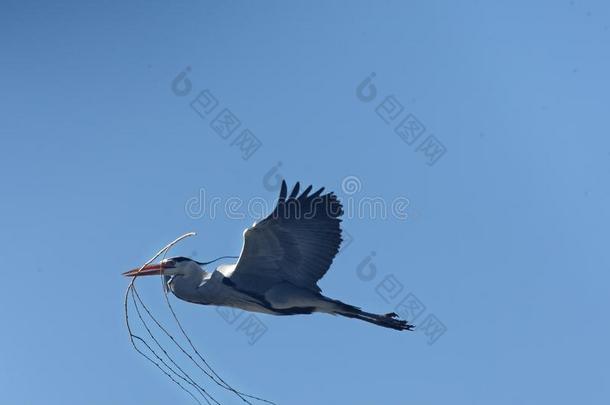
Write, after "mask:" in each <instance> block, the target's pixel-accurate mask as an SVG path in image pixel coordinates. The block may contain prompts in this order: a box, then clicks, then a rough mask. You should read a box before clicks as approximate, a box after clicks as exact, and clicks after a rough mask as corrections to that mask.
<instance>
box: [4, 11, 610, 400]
mask: <svg viewBox="0 0 610 405" xmlns="http://www.w3.org/2000/svg"><path fill="white" fill-rule="evenodd" d="M609 26H610V7H609V6H608V4H607V3H606V2H602V1H560V2H556V1H537V2H526V1H517V2H510V4H509V3H501V2H483V1H464V2H459V4H458V2H449V1H445V2H437V1H432V2H430V1H426V2H424V1H386V2H372V1H370V2H365V1H350V2H347V1H343V2H322V1H312V2H278V1H270V2H264V3H263V2H256V3H255V2H245V1H241V2H238V1H230V2H221V1H215V2H208V1H187V2H181V3H180V4H171V5H168V4H166V2H143V1H140V2H130V3H129V4H125V3H124V2H111V1H109V2H68V1H64V2H61V1H60V2H56V3H55V4H50V3H49V2H41V1H38V2H27V3H26V2H17V1H4V2H2V5H1V6H0V34H1V35H0V36H1V38H2V40H1V41H0V51H1V52H2V55H3V59H2V64H0V72H1V74H0V84H1V88H2V92H1V94H2V96H1V97H0V103H1V104H0V106H1V108H2V114H1V116H2V119H0V140H1V141H0V146H1V147H2V151H3V155H2V159H0V178H1V179H2V183H1V184H2V190H3V193H2V199H1V200H0V208H1V209H0V229H1V232H0V260H1V261H2V263H3V264H4V266H3V272H4V277H3V280H4V288H3V292H2V294H0V303H1V304H2V307H3V308H4V310H3V311H2V316H1V320H2V325H3V328H2V329H3V330H2V333H1V334H0V347H2V349H1V350H0V392H2V395H3V402H6V403H15V404H43V403H44V404H66V403H70V404H72V403H74V404H76V403H87V404H108V403H114V404H132V403H148V404H166V403H185V404H186V403H190V402H189V398H188V397H187V396H185V395H184V393H182V392H181V391H180V390H179V389H177V388H176V387H175V386H174V385H172V383H171V381H169V380H167V379H166V377H164V376H163V375H162V374H161V373H159V372H158V370H156V369H155V368H154V367H152V366H151V365H149V364H147V363H146V361H145V360H144V359H142V358H141V357H139V356H138V355H137V354H136V353H135V352H134V351H133V350H132V349H131V347H130V344H129V340H128V335H127V332H126V330H125V327H124V320H123V312H122V303H123V302H122V299H123V293H124V290H125V287H126V286H127V280H125V279H124V278H122V277H121V276H120V273H121V272H122V271H125V270H127V269H129V268H132V267H135V266H138V265H140V264H142V263H143V261H145V260H146V259H147V258H149V257H150V256H151V255H152V254H153V253H154V252H156V250H158V249H159V248H160V247H161V246H163V245H164V244H165V243H167V242H169V241H170V240H172V239H173V238H175V237H177V236H178V235H180V234H182V233H184V232H187V231H196V232H198V235H197V236H196V237H194V238H190V239H189V240H187V241H185V242H184V243H182V244H181V245H179V246H177V247H176V248H175V250H174V253H176V254H181V255H186V256H194V257H195V258H197V259H199V260H206V259H207V260H210V259H212V258H214V257H216V256H220V255H225V254H238V253H239V250H240V248H241V243H242V237H241V234H242V231H243V229H244V228H246V227H247V226H249V225H251V223H252V222H253V221H254V220H255V219H256V218H251V217H249V216H248V215H245V217H244V218H242V219H236V218H233V217H230V216H228V215H225V214H224V213H222V212H221V213H220V215H217V216H215V217H214V218H211V217H210V215H208V213H207V212H203V211H201V212H193V211H192V208H191V211H189V209H188V207H189V204H188V202H189V201H197V198H200V197H199V196H200V195H202V190H204V194H205V198H204V200H205V201H208V200H209V199H211V198H214V197H217V198H219V199H221V200H222V201H223V202H224V203H226V201H227V199H229V198H231V197H233V198H238V199H241V200H242V201H251V200H252V199H254V198H259V201H260V199H262V200H264V201H267V202H268V204H272V202H273V200H274V199H275V198H276V191H275V190H274V187H273V184H272V183H273V182H272V181H271V180H270V179H274V178H275V177H274V176H275V174H276V173H277V174H278V175H280V176H282V177H284V178H286V179H287V180H288V181H289V182H294V181H297V180H300V181H301V182H303V183H308V184H309V183H313V184H314V185H317V186H326V187H327V188H329V189H330V190H334V191H336V192H337V194H338V195H339V196H340V197H341V198H343V199H344V200H347V199H349V198H353V199H355V200H360V199H362V198H373V197H379V198H381V199H383V201H385V202H387V203H388V204H389V203H390V202H391V201H393V200H394V199H396V198H406V199H408V201H409V205H408V207H407V209H406V212H407V214H408V217H407V218H406V219H404V218H397V217H396V216H388V218H385V219H382V218H378V217H377V218H372V217H370V216H369V217H367V216H361V217H358V216H354V217H351V218H346V220H345V221H344V223H343V225H344V229H345V230H346V231H347V232H349V234H350V235H351V236H352V239H353V240H352V242H351V243H350V244H349V245H348V246H346V247H345V249H344V250H342V252H341V253H340V255H339V256H338V257H337V259H336V260H335V262H334V264H333V266H332V268H331V270H330V271H329V272H328V274H327V275H326V276H325V278H324V279H323V280H322V281H321V283H320V285H321V287H322V288H323V290H324V292H325V293H326V294H327V295H329V296H331V297H335V298H338V299H341V300H343V301H346V302H349V303H352V304H355V305H359V306H362V307H363V308H365V309H367V310H370V311H374V312H389V311H391V310H393V309H394V308H395V307H396V306H397V305H398V303H399V302H400V301H401V300H404V299H406V298H405V297H417V299H418V300H419V302H420V303H421V304H422V305H423V306H425V309H424V311H423V312H422V314H421V315H420V317H419V318H418V319H416V320H415V322H414V323H416V324H420V325H421V324H422V323H423V322H424V320H425V319H427V317H428V316H434V317H435V318H434V319H436V320H438V321H439V322H441V323H442V324H443V325H444V328H446V331H445V332H444V333H443V334H442V335H440V336H436V338H437V340H435V341H434V343H433V344H429V343H430V340H431V339H430V337H429V336H426V334H425V333H423V332H421V331H420V332H418V333H406V332H405V333H397V332H395V331H392V330H386V329H382V328H378V327H374V326H372V325H369V324H365V323H362V322H358V321H355V320H351V319H344V318H341V319H340V318H335V317H330V316H327V315H312V316H296V317H272V316H266V315H259V317H258V318H257V319H259V320H260V321H261V322H262V323H263V324H264V326H265V328H266V332H265V333H264V334H263V335H262V336H260V337H259V339H258V340H257V341H256V342H255V344H250V343H251V342H250V337H249V336H248V335H247V334H246V333H244V331H243V330H240V328H239V325H240V323H241V322H242V320H243V319H245V317H246V316H247V315H245V314H241V315H240V316H242V317H244V318H239V319H237V320H236V321H235V322H234V323H229V322H227V321H226V320H225V319H224V318H223V317H222V316H221V315H220V314H219V313H218V312H217V311H216V310H215V309H214V308H208V307H198V306H194V305H191V304H186V303H182V302H179V301H177V300H174V306H175V308H176V309H177V310H178V312H179V313H180V315H181V317H182V319H183V320H184V323H185V326H186V327H187V329H188V330H189V331H190V332H191V335H192V337H193V339H194V340H195V343H196V344H197V345H198V346H199V348H200V350H201V351H202V352H203V353H205V354H206V355H207V356H208V358H209V360H210V361H211V362H212V364H214V365H215V366H216V369H217V371H219V372H220V373H221V374H222V375H223V376H224V377H226V379H228V380H229V381H231V382H232V383H233V384H234V385H235V386H236V387H238V388H240V389H242V390H244V391H246V392H251V393H254V394H257V395H262V396H265V397H267V398H270V399H273V400H274V401H276V402H278V403H280V404H297V405H299V404H331V403H347V404H442V403H452V404H514V403H520V404H539V403H555V404H572V403H575V402H578V403H586V404H604V403H608V401H609V400H610V391H609V388H608V387H610V374H609V373H608V364H609V362H610V353H609V350H608V348H607V342H608V339H609V338H610V327H609V326H608V322H607V321H606V317H607V309H608V307H609V306H608V304H609V301H608V284H609V282H610V277H609V276H608V266H609V265H610V260H609V257H608V249H607V241H608V225H609V224H610V217H609V211H608V206H609V203H610V190H609V188H608V175H609V173H610V141H609V138H608V130H609V124H608V94H610V81H609V80H608V72H609V71H610V47H609V46H608V41H609V39H610V29H609ZM187 67H189V69H190V71H189V72H188V75H187V78H188V80H189V83H190V91H186V90H188V88H186V87H179V89H182V90H184V92H185V93H187V94H186V95H182V96H180V95H177V94H175V93H176V92H175V91H173V90H172V81H173V80H174V79H175V78H176V77H177V76H178V75H179V74H180V73H181V72H183V71H184V69H186V68H187ZM371 73H374V74H375V77H374V78H373V81H372V82H371V86H373V87H374V89H375V90H374V91H375V92H376V93H375V97H374V99H373V100H372V101H369V102H365V101H363V100H362V97H358V96H357V88H358V86H359V85H360V84H361V83H362V81H363V80H364V79H365V78H367V77H368V76H369V75H370V74H371ZM179 83H180V85H185V84H184V82H183V81H179ZM366 89H367V91H370V90H371V88H369V87H366ZM174 90H175V89H174ZM204 90H208V91H209V92H210V93H209V94H212V95H213V96H214V98H215V99H216V100H217V101H218V105H217V107H216V109H215V110H214V111H213V113H211V114H210V116H208V117H204V118H202V117H200V116H199V115H198V114H197V113H196V112H195V111H194V110H193V109H192V108H191V106H190V103H191V102H192V101H193V100H194V99H195V98H196V97H197V96H198V95H199V94H200V93H201V92H202V91H204ZM367 94H369V93H367ZM388 97H390V98H389V99H388ZM387 100H390V101H387ZM384 103H385V104H384ZM388 103H390V104H388ZM380 105H381V107H380ZM224 108H228V109H229V110H230V111H232V113H233V114H234V115H235V116H236V117H237V118H238V119H239V121H240V122H241V125H240V127H239V128H238V129H237V130H236V132H235V133H234V134H231V135H230V136H229V137H228V139H226V140H225V139H223V138H222V137H221V136H219V135H218V134H217V133H216V132H215V131H214V130H213V128H212V127H211V122H212V120H213V119H214V116H216V114H217V113H219V112H220V111H221V109H224ZM399 112H400V114H398V113H399ZM384 114H385V115H384ZM409 114H411V116H412V117H415V119H417V122H419V125H420V126H421V127H423V128H424V129H425V130H424V131H423V132H421V131H419V132H421V135H420V137H419V138H417V139H416V140H415V141H413V143H412V144H409V143H408V142H406V141H405V140H404V139H401V137H400V136H398V135H397V134H396V133H395V132H394V130H395V128H396V127H397V125H398V124H399V123H400V122H402V120H403V119H405V117H407V116H409ZM382 116H383V117H382ZM384 119H385V120H388V121H389V122H388V123H386V122H385V121H384ZM244 129H249V130H250V131H251V133H252V134H254V136H255V137H256V139H258V140H259V141H260V143H261V146H260V147H259V148H258V149H257V150H255V152H254V154H252V155H251V156H250V157H249V158H248V159H247V160H246V159H244V151H242V150H241V149H240V145H242V146H243V145H244V144H243V143H240V141H237V140H236V139H238V136H241V135H240V134H241V133H242V132H241V131H242V130H244ZM419 132H418V133H419ZM429 136H434V138H428V137H429ZM241 139H242V141H243V139H244V138H241ZM426 139H433V140H436V141H438V142H440V144H442V148H443V150H445V153H444V154H442V156H440V158H438V160H436V162H435V163H434V164H432V165H430V164H429V163H431V160H430V158H429V156H427V155H426V154H425V153H424V151H423V150H422V148H421V145H422V144H424V142H426ZM436 156H437V157H438V155H436ZM278 162H281V166H279V170H278V171H276V172H273V170H274V168H275V169H278V168H277V167H276V166H277V164H278ZM348 176H354V178H355V181H356V183H354V184H355V185H356V186H357V191H356V192H355V193H354V194H349V190H347V189H346V188H345V184H346V180H345V179H346V177H348ZM354 178H352V177H350V178H349V179H350V180H354ZM346 191H347V192H346ZM193 198H195V200H192V199H193ZM199 201H201V200H199ZM191 207H192V205H191ZM199 214H201V215H199ZM371 252H374V253H375V255H374V256H373V255H371ZM363 272H364V273H365V274H366V275H369V277H368V278H367V277H363ZM369 279H370V280H369ZM388 280H391V281H388ZM388 283H390V284H391V283H393V284H391V285H393V286H394V287H393V289H390V288H389V287H388V286H389V285H390V284H388ZM139 290H140V292H141V293H142V294H143V296H144V298H145V300H146V302H147V303H149V304H150V305H151V307H152V308H154V309H155V310H156V311H159V313H160V314H161V315H162V316H163V317H164V319H165V320H169V318H167V314H166V313H164V312H163V311H164V307H163V299H162V295H161V292H160V287H159V285H158V282H156V281H155V280H140V281H139ZM390 290H391V291H390ZM380 291H381V293H380ZM384 294H385V295H384ZM409 294H411V295H409ZM386 301H387V302H386ZM430 319H432V318H430ZM219 398H220V399H222V400H223V401H222V402H223V403H237V401H236V400H235V398H232V397H230V396H220V397H219Z"/></svg>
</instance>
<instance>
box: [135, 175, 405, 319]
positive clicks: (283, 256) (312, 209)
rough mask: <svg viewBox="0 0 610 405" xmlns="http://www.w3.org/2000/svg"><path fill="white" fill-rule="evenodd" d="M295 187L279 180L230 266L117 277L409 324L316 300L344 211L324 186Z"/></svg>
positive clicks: (192, 294) (167, 267)
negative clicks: (272, 203) (269, 208)
mask: <svg viewBox="0 0 610 405" xmlns="http://www.w3.org/2000/svg"><path fill="white" fill-rule="evenodd" d="M299 188H300V187H299V183H298V182H297V183H296V185H295V186H294V188H293V189H292V191H291V193H290V195H288V189H287V186H286V182H285V181H282V185H281V190H280V195H279V199H278V202H277V205H276V207H275V209H274V210H273V212H272V213H271V214H270V215H269V216H268V217H266V218H265V219H263V220H261V221H260V222H258V223H255V224H254V225H253V226H252V227H250V228H248V229H246V230H245V231H244V243H243V247H242V251H241V254H240V256H239V258H238V260H237V263H234V264H228V265H227V264H225V265H219V266H217V267H216V268H215V269H214V270H211V271H210V269H209V268H208V265H209V264H210V263H212V262H207V263H206V262H198V261H196V260H193V259H190V258H187V257H171V258H167V259H163V260H162V261H161V262H160V263H157V264H149V265H148V266H145V267H144V268H141V269H134V270H130V271H128V272H125V273H123V274H124V275H125V276H128V277H135V276H150V275H159V274H163V275H164V276H165V283H166V285H167V288H168V289H169V290H170V291H171V292H172V293H173V294H174V295H175V296H176V297H178V298H180V299H182V300H184V301H188V302H191V303H196V304H203V305H216V306H227V307H234V308H239V309H242V310H246V311H252V312H261V313H266V314H272V315H297V314H311V313H314V312H322V313H327V314H332V315H342V316H345V317H349V318H356V319H360V320H362V321H366V322H370V323H373V324H375V325H379V326H383V327H386V328H391V329H396V330H412V329H413V325H410V324H409V323H408V322H407V321H405V320H402V319H398V315H397V314H395V313H394V312H391V313H388V314H385V315H380V314H374V313H370V312H365V311H363V310H361V309H360V308H358V307H356V306H353V305H349V304H346V303H343V302H341V301H339V300H336V299H332V298H329V297H326V296H324V295H322V290H321V289H320V287H318V285H317V282H318V281H319V280H320V279H321V278H322V277H323V276H324V274H325V273H326V272H327V271H328V269H329V267H330V265H331V263H332V261H333V259H334V257H335V255H336V254H337V252H338V251H339V246H340V244H341V241H342V238H341V219H340V217H341V216H342V215H343V207H342V205H341V202H340V201H339V200H338V199H337V196H336V195H335V194H334V193H332V192H331V193H326V194H323V191H324V188H321V189H319V190H317V191H316V192H314V193H311V194H310V192H311V190H312V186H309V187H307V188H306V189H305V190H304V191H303V192H302V193H301V194H300V195H299Z"/></svg>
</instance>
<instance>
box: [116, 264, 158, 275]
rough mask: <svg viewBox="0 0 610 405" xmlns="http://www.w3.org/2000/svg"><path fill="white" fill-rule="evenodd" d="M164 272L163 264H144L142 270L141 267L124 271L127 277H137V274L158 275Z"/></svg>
mask: <svg viewBox="0 0 610 405" xmlns="http://www.w3.org/2000/svg"><path fill="white" fill-rule="evenodd" d="M162 272H163V266H162V265H161V264H149V265H148V266H144V268H143V269H142V270H140V269H139V268H137V269H133V270H129V271H126V272H125V273H123V275H124V276H126V277H135V276H138V277H139V276H156V275H159V274H161V273H162Z"/></svg>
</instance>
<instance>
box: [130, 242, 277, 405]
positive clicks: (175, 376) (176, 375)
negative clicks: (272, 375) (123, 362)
mask: <svg viewBox="0 0 610 405" xmlns="http://www.w3.org/2000/svg"><path fill="white" fill-rule="evenodd" d="M193 235H195V232H189V233H186V234H184V235H182V236H180V237H179V238H177V239H175V240H174V241H172V242H171V243H169V244H168V245H166V246H165V247H164V248H163V249H161V250H160V251H159V252H158V253H157V254H156V255H155V256H153V257H152V258H151V259H150V260H148V261H147V262H146V263H144V265H143V266H141V267H140V268H139V269H138V270H137V271H136V272H134V273H133V274H132V275H131V276H132V279H131V282H130V283H129V286H128V287H127V290H126V292H125V322H126V324H127V330H128V332H129V338H130V341H131V344H132V346H133V347H134V349H135V350H136V351H137V352H138V353H139V354H140V355H142V356H143V357H145V358H146V359H147V360H148V361H149V362H151V363H153V364H154V365H155V366H156V367H157V368H158V369H159V370H161V372H163V374H165V375H166V376H167V377H168V378H170V379H171V380H172V381H173V382H174V383H175V384H177V385H178V386H179V387H180V388H181V389H182V390H183V391H185V392H186V393H187V394H189V396H191V397H192V398H193V399H194V400H195V401H196V402H197V403H199V404H201V402H200V401H199V399H198V398H197V396H196V395H195V394H194V393H193V392H192V391H190V390H189V389H187V388H186V387H185V386H184V385H183V384H182V383H181V382H180V381H179V380H182V381H183V382H184V383H186V384H188V385H190V386H191V387H193V389H194V390H196V392H197V393H199V394H200V395H201V397H202V398H203V399H204V400H205V401H206V403H207V404H210V405H211V402H210V400H211V401H212V402H213V403H214V404H217V405H220V403H219V402H218V401H217V400H216V399H215V398H214V397H213V396H212V395H211V394H210V393H209V392H208V391H207V390H205V389H204V388H203V387H202V386H201V385H199V384H198V383H197V382H196V381H195V380H194V379H193V378H191V376H189V374H188V373H187V372H186V371H184V370H183V369H182V368H181V367H180V366H179V365H178V364H177V363H176V361H174V359H173V358H172V357H171V356H170V355H169V354H168V352H167V351H166V350H165V349H164V348H163V346H162V345H161V343H160V342H159V341H158V340H157V338H156V337H155V336H154V334H153V333H152V331H151V329H150V328H149V326H148V324H147V323H146V321H145V320H144V318H143V316H142V313H141V311H140V308H139V307H140V306H141V307H142V308H143V309H144V311H145V313H146V314H147V315H148V317H149V318H150V319H151V320H152V321H153V322H154V323H155V324H156V326H157V327H158V328H159V329H160V330H161V331H162V332H163V333H164V334H165V335H166V336H167V337H168V338H169V339H170V340H171V341H172V342H173V343H174V344H175V345H176V346H177V347H178V348H179V349H180V351H181V352H182V353H183V354H184V355H185V356H187V357H188V358H189V359H190V360H191V361H192V362H193V363H194V364H195V365H196V366H197V367H198V368H199V369H200V370H201V371H202V372H203V373H204V374H205V375H206V376H207V377H208V378H210V379H211V380H212V381H213V382H214V383H215V384H216V385H218V386H220V387H221V388H223V389H225V390H228V391H231V392H233V393H234V394H235V395H237V396H238V397H239V398H240V399H241V400H242V401H243V402H245V403H246V404H250V405H252V404H251V402H250V401H248V399H246V398H250V399H254V400H257V401H261V402H265V403H268V404H274V403H273V402H271V401H268V400H266V399H263V398H259V397H256V396H254V395H248V394H245V393H243V392H240V391H238V390H236V389H235V388H233V387H232V386H231V385H229V384H228V383H227V382H226V381H225V380H224V379H222V378H221V377H220V376H219V375H218V374H217V373H216V371H214V369H213V368H212V367H211V365H210V364H209V363H208V362H207V361H206V360H205V359H204V358H203V356H201V354H200V353H199V351H198V350H197V348H196V347H195V346H194V344H193V342H192V341H191V339H190V338H189V336H188V335H187V333H186V331H185V330H184V328H183V326H182V324H181V323H180V321H179V320H178V317H177V315H176V313H175V311H174V309H173V307H172V306H171V304H170V302H169V300H168V297H167V291H164V293H165V294H164V295H165V301H166V303H167V305H168V307H169V310H170V312H171V313H172V316H173V318H174V320H175V321H176V323H177V324H178V327H179V328H180V331H181V332H182V335H183V336H184V337H185V338H186V340H187V341H188V343H189V346H190V347H191V349H192V350H193V351H194V353H195V355H196V356H197V357H199V359H200V360H201V361H202V362H203V364H204V365H205V367H207V368H208V369H209V370H210V372H208V371H207V370H205V368H203V367H202V366H201V365H200V364H199V362H197V361H196V359H194V358H193V356H192V355H191V354H190V353H189V352H188V351H187V350H186V349H185V348H184V347H182V345H180V344H179V343H178V342H177V341H176V339H175V338H174V337H173V336H172V335H171V334H170V333H169V331H168V330H167V329H166V328H165V327H164V326H163V325H162V324H161V323H160V322H159V321H158V320H157V319H156V318H155V317H154V316H153V314H152V313H151V312H150V310H149V309H148V307H147V306H146V305H145V304H144V302H143V301H142V299H141V297H140V294H138V291H137V290H136V288H135V280H136V278H137V277H138V275H139V273H140V272H142V271H143V270H145V268H146V267H147V266H149V265H150V264H151V263H152V262H153V261H155V260H156V259H157V258H158V257H159V256H161V255H163V258H165V256H166V255H167V253H168V252H169V250H170V249H171V248H172V247H173V246H174V245H176V244H177V243H178V242H180V241H181V240H183V239H185V238H187V237H189V236H193ZM161 279H162V280H163V269H161ZM129 294H131V298H132V300H133V305H134V308H135V310H136V313H137V315H138V317H139V319H140V322H141V323H142V324H143V325H144V328H145V329H146V331H147V333H148V335H149V337H150V338H151V339H152V340H153V342H154V343H155V345H156V346H157V347H158V348H159V350H161V352H162V354H163V355H164V356H165V357H166V358H167V359H168V360H169V362H170V363H171V364H173V366H172V365H170V364H168V362H167V361H165V360H164V359H163V358H162V357H161V355H160V354H158V353H157V352H156V351H155V350H154V349H153V348H152V347H151V345H150V344H149V343H148V342H146V340H145V339H143V338H142V337H140V336H138V335H136V334H134V333H133V332H132V329H131V325H130V323H129V311H128V297H129ZM136 341H138V342H140V343H142V344H143V345H144V346H145V347H146V348H147V349H148V351H149V352H150V353H152V356H153V357H151V356H149V355H148V354H146V353H144V352H143V351H142V350H141V349H140V348H139V347H138V346H137V345H136ZM155 359H156V361H155ZM162 365H163V366H165V368H164V367H162ZM174 367H175V368H176V369H177V370H178V371H176V369H174ZM210 373H211V374H210Z"/></svg>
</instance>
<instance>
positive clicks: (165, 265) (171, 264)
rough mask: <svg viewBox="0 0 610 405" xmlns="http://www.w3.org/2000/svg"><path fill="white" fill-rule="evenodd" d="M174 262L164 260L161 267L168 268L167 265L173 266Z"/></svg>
mask: <svg viewBox="0 0 610 405" xmlns="http://www.w3.org/2000/svg"><path fill="white" fill-rule="evenodd" d="M175 266H176V263H175V262H174V261H172V260H166V261H164V262H163V267H165V268H168V267H175Z"/></svg>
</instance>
